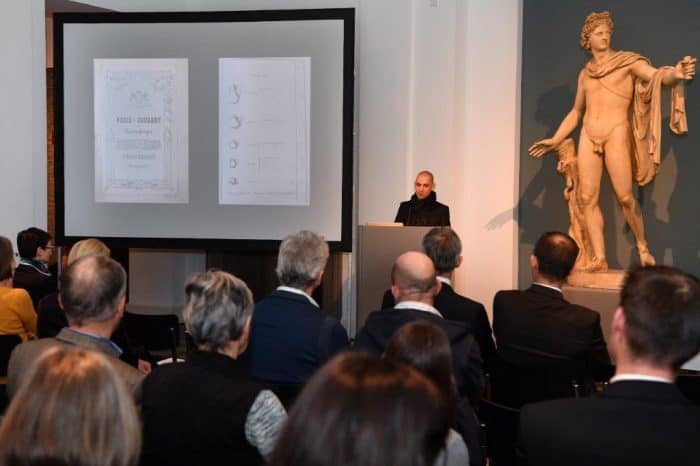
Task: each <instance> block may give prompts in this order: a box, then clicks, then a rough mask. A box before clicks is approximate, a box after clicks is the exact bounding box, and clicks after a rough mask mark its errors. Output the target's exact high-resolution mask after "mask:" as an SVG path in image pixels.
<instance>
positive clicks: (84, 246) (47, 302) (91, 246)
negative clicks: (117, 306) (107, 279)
mask: <svg viewBox="0 0 700 466" xmlns="http://www.w3.org/2000/svg"><path fill="white" fill-rule="evenodd" d="M111 252H112V251H110V249H109V248H108V247H107V245H106V244H104V243H103V242H102V241H100V240H99V239H95V238H88V239H84V240H80V241H78V242H77V243H75V244H74V245H73V246H72V247H71V248H70V252H69V253H68V260H67V262H66V265H71V264H72V263H73V262H75V261H77V260H78V259H80V258H82V257H85V256H93V255H94V256H106V257H109V256H110V254H111ZM64 327H68V319H67V318H66V313H65V312H63V309H62V308H61V305H60V304H59V302H58V293H51V294H49V295H47V296H45V297H44V298H42V299H41V301H39V306H38V309H37V336H38V337H39V338H52V337H55V336H56V335H58V332H60V331H61V329H62V328H64ZM111 340H112V341H113V342H114V343H116V344H117V346H119V348H120V349H121V350H122V351H123V352H122V354H121V356H119V359H121V360H122V361H124V362H125V363H127V364H131V365H132V366H134V367H136V368H138V369H139V370H140V371H141V372H143V373H144V374H148V373H149V372H151V363H149V362H148V361H145V360H143V359H139V356H138V353H137V351H136V349H135V348H134V347H133V345H132V344H131V341H130V340H129V336H128V335H127V333H126V328H125V326H124V322H123V321H122V322H120V323H119V326H118V327H117V328H116V330H114V333H113V334H112V338H111Z"/></svg>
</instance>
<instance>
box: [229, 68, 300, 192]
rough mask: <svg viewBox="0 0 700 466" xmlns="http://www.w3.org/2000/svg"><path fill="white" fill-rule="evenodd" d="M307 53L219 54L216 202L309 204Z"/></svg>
mask: <svg viewBox="0 0 700 466" xmlns="http://www.w3.org/2000/svg"><path fill="white" fill-rule="evenodd" d="M310 71H311V58H310V57H285V58H219V204H239V205H300V206H308V205H309V178H310V176H309V118H310V117H309V113H310V89H309V86H310Z"/></svg>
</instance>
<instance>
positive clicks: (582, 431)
mask: <svg viewBox="0 0 700 466" xmlns="http://www.w3.org/2000/svg"><path fill="white" fill-rule="evenodd" d="M610 332H611V334H610V349H611V352H612V354H613V357H614V358H615V362H616V372H615V376H614V377H613V378H612V379H611V380H610V384H609V385H608V386H607V387H605V389H604V390H603V392H602V394H601V395H600V396H596V397H591V398H584V399H569V400H554V401H548V402H543V403H537V404H534V405H526V406H525V407H524V408H523V410H522V412H521V417H520V445H521V448H522V450H523V452H524V454H525V455H526V457H527V460H528V464H531V465H534V466H541V465H542V466H546V465H562V464H567V465H571V466H578V465H582V466H583V465H586V466H589V465H591V464H614V465H630V466H631V465H634V466H644V465H659V464H673V465H677V466H681V465H688V466H690V465H697V464H698V458H697V454H695V452H693V451H692V445H694V444H695V442H697V440H698V438H700V407H698V406H696V405H693V404H691V402H690V401H688V400H687V399H686V398H685V397H684V396H683V395H682V394H681V392H680V391H679V390H678V388H677V387H676V385H675V384H674V380H675V378H676V376H677V374H678V371H679V370H680V367H681V365H682V364H683V363H684V362H685V361H687V360H688V359H690V358H691V357H693V356H695V355H696V354H697V353H698V351H699V350H700V284H699V282H698V280H697V278H695V277H691V276H689V275H686V274H684V273H683V272H681V271H680V270H678V269H674V268H672V267H664V266H656V267H646V268H638V269H635V270H632V271H631V272H629V273H628V275H627V277H626V279H625V283H624V285H623V289H622V293H621V295H620V306H619V307H618V308H617V310H616V311H615V314H614V317H613V321H612V325H611V330H610Z"/></svg>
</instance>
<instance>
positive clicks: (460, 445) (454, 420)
mask: <svg viewBox="0 0 700 466" xmlns="http://www.w3.org/2000/svg"><path fill="white" fill-rule="evenodd" d="M383 357H385V358H388V359H391V360H393V361H397V362H401V363H404V364H408V365H409V366H411V367H413V368H414V369H416V370H418V371H420V373H421V374H423V375H425V376H426V377H428V379H430V381H431V382H433V383H434V384H435V386H436V387H437V389H438V390H439V391H440V393H441V394H442V398H443V400H444V405H445V409H446V410H447V411H446V415H447V419H448V421H449V422H450V426H451V428H450V431H449V433H448V436H447V441H446V446H445V450H444V451H443V452H441V453H440V455H439V456H438V458H437V459H436V461H435V464H436V465H454V466H457V465H462V466H463V465H466V464H467V463H470V464H472V465H474V466H481V458H480V454H479V426H478V423H477V422H476V417H475V415H474V411H473V410H472V409H471V406H470V405H469V401H468V400H464V401H465V403H460V404H459V407H460V409H459V410H458V403H457V387H456V386H455V381H454V376H453V375H452V350H451V349H450V341H449V340H448V339H447V335H445V332H443V331H442V329H440V327H437V326H436V325H434V324H431V323H430V322H425V321H422V320H416V321H414V322H411V323H408V324H406V325H404V326H403V327H401V328H400V329H398V330H397V331H396V332H395V333H394V336H392V337H391V340H390V341H389V344H388V345H387V347H386V350H385V351H384V356H383ZM458 418H459V421H458ZM458 425H461V426H462V427H463V428H464V427H466V431H467V433H468V434H469V438H470V439H471V440H472V442H470V443H469V449H468V451H467V445H466V444H465V441H466V437H465V438H464V439H463V437H464V436H463V435H461V432H460V433H458V432H457V431H456V430H455V428H458Z"/></svg>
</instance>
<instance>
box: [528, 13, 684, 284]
mask: <svg viewBox="0 0 700 466" xmlns="http://www.w3.org/2000/svg"><path fill="white" fill-rule="evenodd" d="M612 31H613V22H612V17H611V15H610V13H609V12H607V11H604V12H601V13H591V14H589V15H588V17H587V18H586V21H585V23H584V25H583V30H582V31H581V47H582V48H584V49H585V50H588V51H589V52H590V54H591V55H592V58H591V59H590V60H589V61H588V63H586V65H585V66H584V67H583V69H582V70H581V72H580V73H579V75H578V87H577V90H576V97H575V100H574V105H573V108H572V109H571V111H570V112H569V113H568V115H566V117H565V118H564V120H563V121H562V122H561V124H560V126H559V128H558V129H557V131H556V132H555V133H554V136H552V137H551V138H547V139H542V140H540V141H537V142H535V143H534V144H533V145H532V146H531V147H530V148H529V150H528V151H529V153H530V155H532V156H533V157H541V156H543V155H544V154H546V153H547V152H549V151H551V150H553V149H556V148H557V147H558V146H559V145H560V144H561V143H562V141H564V139H566V137H567V136H568V135H569V134H570V133H571V132H572V131H573V130H574V129H575V128H576V127H577V126H578V124H579V122H580V121H581V119H583V128H582V130H581V136H580V139H579V144H578V177H579V182H578V202H579V203H580V207H581V211H582V213H583V219H584V223H585V227H586V229H587V232H588V235H589V239H590V245H591V247H592V249H593V259H592V260H591V261H590V263H589V264H588V265H587V266H586V267H585V270H583V271H604V270H607V268H608V264H607V260H606V257H605V242H604V239H603V216H602V214H601V211H600V207H599V205H598V196H599V194H600V181H601V176H602V172H603V164H605V168H606V169H607V170H608V174H609V175H610V180H611V181H612V186H613V190H614V191H615V196H616V198H617V201H618V202H619V204H620V206H621V207H622V212H623V214H624V217H625V220H626V221H627V223H628V224H629V226H630V229H631V230H632V233H633V234H634V237H635V241H636V245H637V249H638V251H639V259H640V261H641V263H642V265H654V264H655V262H656V261H655V260H654V257H653V256H652V254H651V252H650V251H649V246H648V245H647V241H646V237H645V235H644V222H643V219H642V212H641V209H640V207H639V204H638V203H637V201H636V200H635V198H634V195H633V192H632V187H633V182H634V181H636V182H637V183H638V184H640V185H644V184H646V183H648V182H649V181H651V180H652V179H653V177H654V175H655V174H656V171H657V169H658V166H659V162H660V154H659V152H660V146H661V144H660V137H661V134H660V121H661V114H660V100H661V86H662V85H666V86H674V87H673V88H672V97H671V100H672V106H673V108H672V112H671V130H672V131H673V132H675V133H677V134H682V133H684V132H686V131H687V123H686V119H685V108H684V101H683V87H682V83H683V82H684V81H685V80H689V79H692V78H693V76H695V61H696V60H695V58H691V57H685V58H683V59H682V60H681V61H679V62H678V64H676V66H675V67H670V66H665V67H661V68H659V69H656V68H654V67H653V66H651V64H650V62H649V60H648V59H646V58H644V57H642V56H641V55H638V54H636V53H633V52H623V51H615V50H613V49H611V48H610V37H611V35H612ZM630 108H632V112H630Z"/></svg>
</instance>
